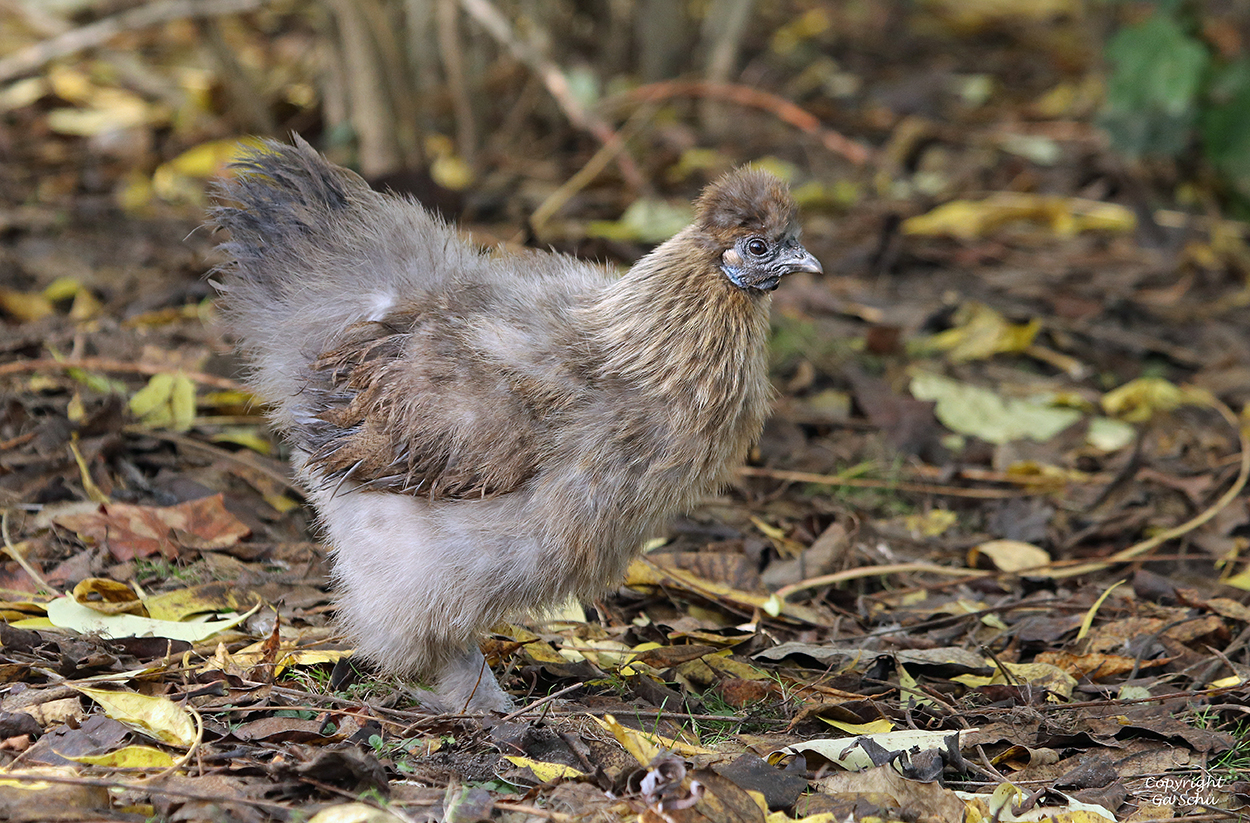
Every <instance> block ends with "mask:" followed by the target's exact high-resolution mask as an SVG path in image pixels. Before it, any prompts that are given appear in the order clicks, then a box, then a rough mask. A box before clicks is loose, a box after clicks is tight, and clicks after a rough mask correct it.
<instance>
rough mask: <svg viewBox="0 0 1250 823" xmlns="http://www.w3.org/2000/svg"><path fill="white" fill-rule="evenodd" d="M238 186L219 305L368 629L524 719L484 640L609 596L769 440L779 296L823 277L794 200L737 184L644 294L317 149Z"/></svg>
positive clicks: (446, 687) (378, 641)
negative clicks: (505, 252) (474, 228)
mask: <svg viewBox="0 0 1250 823" xmlns="http://www.w3.org/2000/svg"><path fill="white" fill-rule="evenodd" d="M237 168H238V171H239V173H238V175H237V176H236V177H235V178H234V180H233V181H231V182H228V183H226V184H224V185H223V187H222V189H221V192H220V196H221V200H220V203H221V204H220V205H219V206H218V207H217V208H215V210H214V211H213V218H214V220H215V221H216V223H217V225H218V226H221V227H223V228H226V229H228V230H229V232H230V240H229V242H227V243H224V244H223V246H222V248H223V249H224V250H225V251H226V252H227V253H228V254H229V256H230V257H231V258H232V261H233V262H231V263H230V264H228V265H226V266H224V267H223V268H222V269H221V272H220V281H221V282H220V284H219V288H220V289H221V291H222V292H223V303H224V307H225V309H226V316H227V318H228V322H229V324H230V328H231V329H232V331H233V333H234V334H235V335H236V336H237V338H238V340H239V341H240V344H239V345H240V348H241V349H242V350H243V351H244V352H245V353H246V354H247V355H248V356H249V357H250V359H251V363H252V366H253V372H252V375H251V385H252V387H253V388H254V389H255V391H256V392H257V394H259V395H260V396H261V397H262V398H264V399H265V400H266V401H268V402H269V403H270V405H271V415H272V419H273V423H274V425H275V426H276V427H277V428H278V429H279V430H280V431H281V432H282V434H283V435H284V437H285V438H286V440H287V441H288V442H289V443H290V446H291V449H292V452H293V462H294V466H295V470H296V473H297V475H298V476H299V478H300V480H301V481H302V483H303V484H304V486H305V487H306V488H307V491H308V494H309V498H310V500H311V501H312V503H313V505H314V506H315V507H316V509H317V512H318V514H319V515H320V520H321V523H322V525H323V527H324V530H325V533H326V536H327V537H328V540H329V542H330V544H331V545H332V546H333V552H334V554H333V562H334V576H335V580H336V584H337V588H338V592H339V604H338V612H339V617H340V619H341V622H342V625H343V626H344V628H345V629H346V631H347V633H348V634H349V635H350V636H351V638H352V639H353V640H354V641H355V643H356V644H357V648H358V652H359V653H360V654H362V655H363V656H364V657H366V658H367V659H369V660H370V661H372V662H373V663H375V664H376V665H378V666H379V667H381V668H382V669H384V670H387V671H390V672H396V673H400V674H404V675H408V676H415V677H421V678H426V679H428V680H430V681H432V682H433V684H434V686H435V687H436V689H437V692H438V693H439V696H440V697H441V704H442V705H443V706H444V707H445V708H447V709H451V710H460V709H462V708H465V707H468V708H470V709H478V710H487V709H505V708H507V707H508V706H510V701H509V699H508V697H507V695H506V694H505V693H504V692H503V690H502V689H501V688H500V687H499V685H498V683H497V682H496V680H495V678H494V677H493V676H492V675H491V673H490V672H489V670H488V669H486V666H485V662H484V660H483V657H482V654H481V652H480V651H479V649H478V646H477V640H478V638H479V637H480V635H481V634H482V633H483V632H484V631H485V630H486V629H488V628H489V627H490V626H491V625H492V624H494V623H497V622H499V621H502V620H508V619H512V618H516V617H518V616H520V615H523V614H524V613H526V612H527V611H530V610H532V609H535V608H537V607H542V606H545V605H551V604H555V603H558V602H561V601H563V600H564V599H566V598H567V597H568V596H569V595H576V596H578V597H582V598H592V597H595V596H598V595H599V594H601V593H602V592H603V591H604V589H605V588H607V587H608V586H610V585H611V584H613V583H614V582H616V581H617V580H619V579H620V577H621V576H622V573H623V572H624V569H625V566H626V565H627V564H628V563H629V561H630V559H631V558H633V557H634V556H635V554H636V553H637V551H638V549H639V547H640V546H641V545H642V544H643V542H644V541H646V540H647V539H648V538H650V537H652V536H653V535H654V534H655V533H656V532H657V531H658V530H659V529H661V528H662V527H663V526H664V525H665V523H666V521H667V520H668V519H669V518H670V517H671V516H672V515H673V514H675V513H678V512H682V511H685V510H688V509H690V508H691V507H692V506H693V505H695V504H696V503H698V502H699V501H700V500H701V499H703V498H704V497H705V496H706V495H708V494H709V493H711V492H714V491H715V490H716V489H717V488H719V487H720V486H722V485H723V484H724V483H726V482H727V481H728V480H729V479H730V477H731V475H732V473H733V470H734V468H735V467H736V466H737V465H738V464H739V463H740V462H741V461H742V459H743V457H744V455H745V453H746V451H747V448H748V447H749V445H750V444H751V443H752V441H753V440H754V439H755V438H756V437H757V436H758V435H759V432H760V428H761V426H762V425H763V421H764V417H765V415H766V414H767V412H768V406H769V397H770V392H771V389H770V386H769V382H768V375H767V373H766V368H765V361H766V350H765V349H766V339H767V335H768V307H769V303H770V297H769V292H770V291H771V290H772V289H774V288H776V286H777V283H778V281H780V280H781V278H782V277H784V276H785V275H787V274H790V273H792V272H797V271H809V272H819V271H820V270H821V269H820V264H819V263H818V262H817V261H816V259H815V258H814V257H813V256H812V255H811V254H809V253H808V252H807V251H806V250H805V249H804V248H803V246H802V245H800V243H799V228H798V224H797V222H796V214H795V206H794V202H793V200H792V199H791V198H790V196H789V193H788V192H787V191H786V189H785V187H784V186H783V185H782V184H781V183H780V182H779V181H778V180H777V179H776V178H774V177H772V176H770V175H768V174H766V173H763V172H760V171H751V170H740V171H735V172H733V173H731V174H728V175H726V176H725V177H723V178H722V179H720V180H719V181H717V182H716V183H714V184H713V185H711V186H709V187H708V188H707V189H706V190H705V191H704V192H703V194H702V196H701V197H700V198H699V199H698V201H697V202H696V204H695V208H696V214H697V216H696V218H695V222H694V223H693V224H691V225H690V226H688V227H687V228H686V229H684V230H683V231H681V232H680V233H679V234H678V235H677V236H676V237H674V238H672V239H671V240H669V241H668V242H666V243H664V244H663V245H661V246H660V247H658V248H657V249H655V250H654V251H653V252H651V253H650V254H648V255H647V256H646V257H644V258H642V259H641V260H639V261H638V262H637V263H636V264H635V265H634V266H633V268H631V269H630V270H629V272H628V273H627V274H625V275H624V276H623V277H621V278H619V279H618V278H616V277H614V276H612V275H611V274H610V273H609V272H608V271H606V270H605V269H603V268H601V267H599V266H594V265H591V264H588V263H584V262H581V261H578V260H574V259H572V258H569V257H564V256H561V255H556V254H547V253H543V252H529V253H526V254H521V255H512V256H495V255H490V254H484V253H482V252H480V251H478V250H476V249H474V248H472V247H471V246H470V245H469V244H467V243H465V242H464V241H463V240H461V239H460V238H459V237H457V235H456V233H455V232H454V231H453V230H452V229H451V228H450V227H448V226H447V225H445V224H444V223H443V222H441V221H440V220H439V219H437V218H436V217H433V216H431V215H430V214H429V213H428V212H426V211H425V210H424V209H422V208H421V206H420V205H418V204H417V203H415V202H413V201H410V200H405V199H400V198H397V197H392V196H385V195H382V194H378V193H376V192H373V191H371V190H370V189H369V188H368V187H367V186H366V185H365V183H364V182H363V181H362V180H361V179H360V178H359V177H357V176H356V175H355V174H353V173H352V172H350V171H347V170H345V169H342V168H339V167H337V166H334V165H332V164H330V163H329V162H327V161H326V160H325V159H324V158H322V157H321V156H320V155H319V154H317V152H315V151H314V150H313V149H312V148H311V147H309V146H308V144H307V143H304V142H303V141H299V140H297V144H296V145H295V146H286V145H281V144H277V143H269V144H267V145H266V146H265V147H264V148H263V149H260V150H258V151H256V152H255V153H253V154H251V155H250V156H248V157H247V158H246V159H245V160H243V161H242V162H241V163H240V164H239V165H238V167H237Z"/></svg>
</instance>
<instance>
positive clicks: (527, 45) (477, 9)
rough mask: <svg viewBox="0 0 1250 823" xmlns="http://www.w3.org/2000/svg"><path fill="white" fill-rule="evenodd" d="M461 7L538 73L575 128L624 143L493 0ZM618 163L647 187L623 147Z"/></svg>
mask: <svg viewBox="0 0 1250 823" xmlns="http://www.w3.org/2000/svg"><path fill="white" fill-rule="evenodd" d="M460 7H461V8H462V9H464V10H465V12H466V13H468V15H469V16H470V17H472V18H473V19H474V20H476V21H477V23H478V25H480V26H481V27H482V28H484V29H486V32H487V33H488V34H489V35H490V36H491V37H494V38H495V40H497V41H498V42H499V43H501V44H502V45H503V46H504V47H505V48H507V49H508V51H509V52H511V53H512V56H513V57H515V58H516V59H517V60H520V61H521V62H522V63H524V64H525V65H526V66H528V67H529V69H530V71H532V72H534V74H536V75H538V77H539V79H541V80H542V81H543V85H544V86H546V87H547V92H548V93H549V94H550V95H551V96H552V98H554V99H555V101H556V105H557V106H559V107H560V110H561V111H563V112H564V116H565V117H567V118H568V119H569V122H570V123H572V124H573V126H574V127H575V128H579V129H582V130H584V131H588V132H590V133H591V134H592V135H594V136H595V138H596V139H598V140H599V142H601V143H603V144H604V145H605V146H607V145H615V144H617V143H620V142H621V138H620V135H618V134H617V133H616V132H615V131H613V130H612V127H611V126H610V125H608V124H607V122H605V121H604V120H601V119H600V118H599V117H598V116H597V115H596V114H594V113H593V112H589V111H587V110H586V109H585V108H584V107H583V106H582V104H581V103H579V102H578V101H577V98H576V97H574V96H573V90H572V87H571V85H570V84H569V78H568V77H567V76H566V75H565V73H564V72H563V71H562V70H561V69H560V67H559V66H558V65H557V64H556V63H555V61H553V60H551V59H550V58H548V57H546V56H545V55H543V54H542V53H541V52H540V51H539V50H538V47H537V46H535V45H534V44H533V43H531V42H529V41H524V40H521V39H520V38H519V37H518V36H517V34H516V32H515V31H513V29H512V25H511V24H510V23H509V22H508V19H507V18H506V17H504V16H503V14H502V13H501V12H500V11H499V9H497V8H495V6H494V5H492V4H491V2H490V0H460ZM616 165H617V166H618V167H619V168H620V170H621V176H622V177H624V178H625V182H626V183H627V184H628V185H629V186H630V187H632V188H634V189H642V188H643V187H644V186H645V181H644V180H643V177H642V172H640V171H639V170H638V165H637V164H636V163H634V159H633V158H632V157H631V156H630V155H629V154H628V153H627V152H626V151H625V150H624V147H621V148H620V149H618V150H617V156H616Z"/></svg>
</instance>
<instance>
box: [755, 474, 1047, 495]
mask: <svg viewBox="0 0 1250 823" xmlns="http://www.w3.org/2000/svg"><path fill="white" fill-rule="evenodd" d="M738 474H741V475H745V476H747V477H767V478H771V479H773V480H784V481H786V482H789V483H819V484H822V485H825V486H851V487H854V488H860V489H887V490H889V491H899V492H911V493H913V494H941V495H945V496H946V497H972V498H976V499H979V500H1002V499H1006V498H1011V497H1027V496H1029V495H1031V494H1041V493H1042V492H1041V491H1029V490H1027V489H961V488H958V487H956V486H931V485H929V484H927V483H907V482H902V483H900V482H896V481H893V480H874V479H872V478H868V477H839V476H838V475H836V474H812V473H811V472H795V471H787V470H785V469H764V468H757V467H755V466H743V467H741V468H740V469H738Z"/></svg>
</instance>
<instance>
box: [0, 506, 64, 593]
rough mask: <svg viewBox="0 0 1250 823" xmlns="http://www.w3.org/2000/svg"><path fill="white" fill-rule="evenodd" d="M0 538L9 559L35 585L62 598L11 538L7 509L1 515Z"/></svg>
mask: <svg viewBox="0 0 1250 823" xmlns="http://www.w3.org/2000/svg"><path fill="white" fill-rule="evenodd" d="M0 536H2V537H3V538H4V550H5V551H6V552H8V554H9V557H12V558H13V559H14V560H16V561H17V565H19V566H21V567H22V571H24V572H26V576H27V577H29V578H30V579H31V580H33V581H34V582H35V585H37V586H39V588H41V589H43V590H44V591H46V592H51V593H52V594H54V595H56V596H57V597H60V596H61V592H60V591H59V590H58V589H57V588H56V587H55V586H53V585H51V584H50V583H48V581H47V580H44V579H43V575H42V574H40V573H39V570H38V569H36V568H35V567H34V565H32V564H31V562H30V561H29V560H27V559H26V553H25V552H23V551H22V550H21V549H19V548H18V547H17V545H16V544H15V543H14V542H13V541H12V540H11V539H10V538H9V510H8V509H5V510H4V514H2V515H0Z"/></svg>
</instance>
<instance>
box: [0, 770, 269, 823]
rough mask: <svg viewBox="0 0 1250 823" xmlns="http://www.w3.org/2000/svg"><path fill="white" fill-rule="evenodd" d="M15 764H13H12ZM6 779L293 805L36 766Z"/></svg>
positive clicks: (263, 805)
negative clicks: (70, 774)
mask: <svg viewBox="0 0 1250 823" xmlns="http://www.w3.org/2000/svg"><path fill="white" fill-rule="evenodd" d="M9 765H10V766H12V764H9ZM4 779H5V780H18V781H21V782H23V783H59V784H63V785H66V786H92V787H95V788H101V789H126V790H127V791H133V792H141V793H143V794H146V795H148V796H151V795H154V794H168V795H172V796H174V797H185V798H186V799H188V800H202V801H205V802H208V803H218V804H221V805H223V806H228V805H230V804H231V803H238V804H240V805H243V806H254V807H255V808H258V809H269V810H271V811H275V812H281V813H282V814H284V815H287V814H290V813H291V811H292V809H291V807H290V806H284V805H282V804H281V803H274V802H273V801H271V800H261V799H259V798H253V797H244V796H232V795H226V794H213V793H211V792H194V791H187V790H186V789H178V788H174V787H172V786H149V785H146V784H145V783H142V782H130V781H127V780H110V779H108V778H100V779H96V778H91V777H70V776H66V775H63V774H55V773H51V771H50V770H49V772H43V771H40V770H36V769H31V770H28V771H16V770H6V771H5V773H4Z"/></svg>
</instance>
